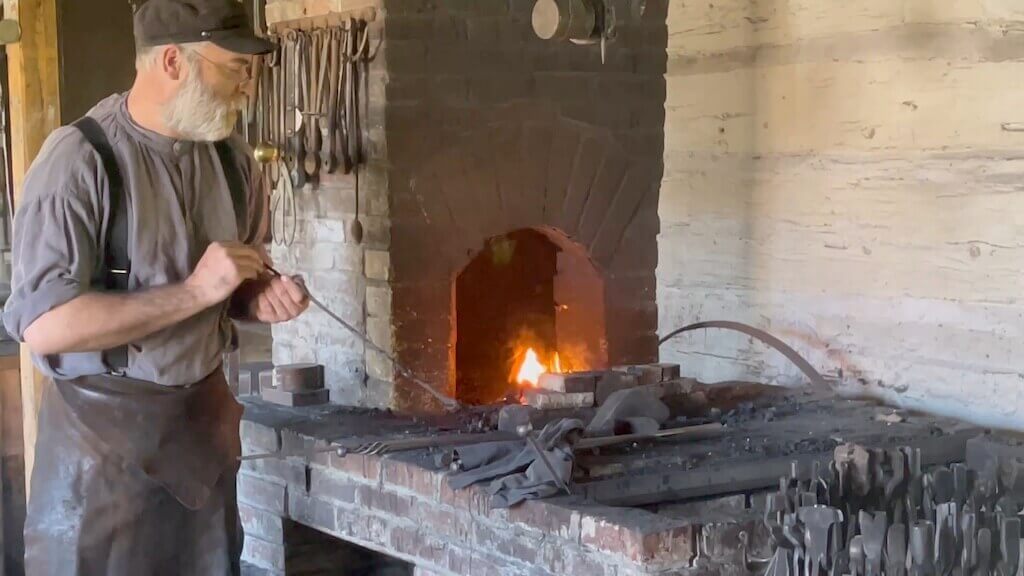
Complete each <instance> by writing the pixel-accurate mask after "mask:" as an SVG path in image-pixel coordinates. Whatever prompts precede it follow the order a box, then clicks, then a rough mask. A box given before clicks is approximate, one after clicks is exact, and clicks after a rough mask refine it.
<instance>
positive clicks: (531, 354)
mask: <svg viewBox="0 0 1024 576" xmlns="http://www.w3.org/2000/svg"><path fill="white" fill-rule="evenodd" d="M545 372H552V373H555V374H561V373H562V362H561V360H560V359H559V358H558V352H555V358H554V362H553V365H552V367H551V368H548V366H547V365H546V364H544V363H543V362H541V361H540V358H539V357H538V356H537V352H535V351H534V350H533V348H528V349H527V350H526V354H525V355H524V356H523V361H522V363H520V364H519V370H518V371H516V382H518V383H519V384H529V385H530V386H534V387H536V386H537V383H538V382H539V381H540V375H541V374H543V373H545Z"/></svg>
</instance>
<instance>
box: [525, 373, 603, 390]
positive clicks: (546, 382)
mask: <svg viewBox="0 0 1024 576" xmlns="http://www.w3.org/2000/svg"><path fill="white" fill-rule="evenodd" d="M601 374H602V373H601V372H570V373H567V374H552V373H550V372H545V373H544V374H541V375H540V380H539V381H538V383H537V386H538V387H539V388H541V389H544V390H551V391H552V392H564V393H567V394H584V393H591V394H592V393H593V392H594V389H595V387H596V386H597V379H598V378H600V377H601Z"/></svg>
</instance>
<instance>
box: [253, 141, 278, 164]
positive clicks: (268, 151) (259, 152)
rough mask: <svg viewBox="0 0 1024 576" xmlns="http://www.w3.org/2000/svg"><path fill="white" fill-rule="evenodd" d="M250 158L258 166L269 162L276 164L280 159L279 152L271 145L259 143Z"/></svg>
mask: <svg viewBox="0 0 1024 576" xmlns="http://www.w3.org/2000/svg"><path fill="white" fill-rule="evenodd" d="M252 157H253V158H255V159H256V161H257V162H259V163H260V164H270V163H271V162H277V161H278V159H280V158H281V151H280V150H278V149H277V146H274V145H273V144H269V143H267V142H261V143H260V144H258V145H257V146H256V149H255V150H253V151H252Z"/></svg>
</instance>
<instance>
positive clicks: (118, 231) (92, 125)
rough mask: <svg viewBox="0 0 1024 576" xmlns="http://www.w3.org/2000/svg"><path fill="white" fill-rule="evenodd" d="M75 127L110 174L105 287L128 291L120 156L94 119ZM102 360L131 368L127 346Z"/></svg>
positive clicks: (118, 368)
mask: <svg viewBox="0 0 1024 576" xmlns="http://www.w3.org/2000/svg"><path fill="white" fill-rule="evenodd" d="M73 126H74V127H75V128H77V129H78V131H79V132H81V133H82V136H85V139H86V140H87V141H88V142H89V145H90V146H92V147H93V149H94V150H96V153H97V154H99V155H100V161H101V162H102V163H103V171H104V172H106V174H107V183H108V192H109V193H108V195H107V206H108V207H109V212H108V213H109V217H108V218H109V219H108V221H107V233H106V236H105V240H104V243H105V244H106V246H105V249H104V251H103V273H104V275H105V276H106V277H105V279H104V282H103V284H104V285H105V286H106V288H107V290H112V291H122V292H123V291H126V290H128V275H129V273H130V272H131V270H132V262H131V259H130V258H129V257H128V223H129V220H128V198H127V197H126V194H125V189H124V178H123V177H122V176H121V167H120V166H119V165H118V163H117V156H115V155H114V149H113V147H111V145H110V139H109V138H107V134H106V132H104V131H103V128H102V127H101V126H100V125H99V122H97V121H96V120H95V119H94V118H92V117H90V116H83V117H82V118H80V119H78V120H77V121H76V122H75V123H74V124H73ZM103 360H104V363H105V364H106V365H107V368H109V369H110V370H112V371H114V372H118V371H121V370H124V369H125V368H127V367H128V347H127V346H120V347H118V348H112V349H110V350H105V351H104V352H103Z"/></svg>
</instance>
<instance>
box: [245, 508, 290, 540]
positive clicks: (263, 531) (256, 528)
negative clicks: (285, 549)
mask: <svg viewBox="0 0 1024 576" xmlns="http://www.w3.org/2000/svg"><path fill="white" fill-rule="evenodd" d="M238 517H239V519H240V520H241V522H242V528H243V529H244V530H245V535H246V536H255V537H257V538H259V539H261V540H265V541H268V542H282V543H283V542H284V520H283V519H282V518H281V517H280V516H278V515H277V514H271V513H270V512H267V511H265V510H260V509H259V508H254V507H252V506H249V505H247V504H239V505H238Z"/></svg>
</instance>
